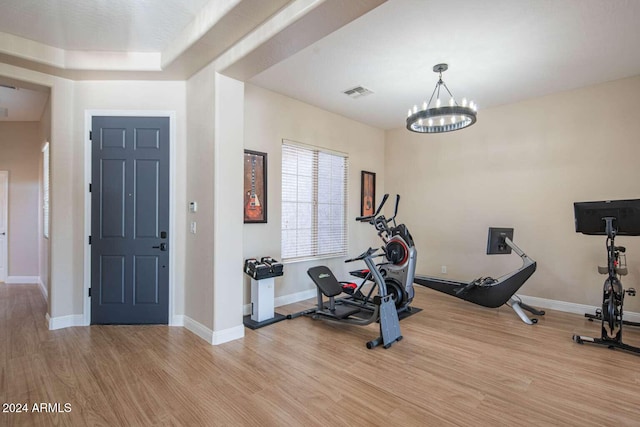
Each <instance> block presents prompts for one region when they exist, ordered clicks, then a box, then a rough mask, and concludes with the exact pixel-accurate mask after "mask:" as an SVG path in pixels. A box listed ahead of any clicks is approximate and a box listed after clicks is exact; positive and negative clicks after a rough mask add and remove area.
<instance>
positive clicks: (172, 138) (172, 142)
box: [83, 110, 181, 326]
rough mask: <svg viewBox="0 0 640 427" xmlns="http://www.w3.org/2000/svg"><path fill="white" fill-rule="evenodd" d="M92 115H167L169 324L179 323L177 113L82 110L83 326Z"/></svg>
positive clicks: (87, 311) (87, 316)
mask: <svg viewBox="0 0 640 427" xmlns="http://www.w3.org/2000/svg"><path fill="white" fill-rule="evenodd" d="M93 116H113V117H116V116H117V117H130V116H138V117H168V118H169V157H170V159H169V248H171V250H170V251H169V326H181V322H180V320H179V316H177V315H176V313H175V306H174V301H175V294H176V289H175V284H176V280H175V276H176V269H175V264H176V263H175V255H176V251H175V248H176V230H177V228H176V224H175V222H176V215H175V209H176V207H175V197H176V112H175V111H159V110H85V112H84V137H85V140H84V141H85V148H86V149H85V151H84V183H85V187H84V188H85V198H84V235H85V244H84V289H83V292H84V317H83V325H90V324H91V298H90V297H89V288H90V287H91V245H90V244H89V236H90V235H91V195H90V193H89V184H90V183H91V155H92V152H91V140H90V139H89V132H91V121H92V119H93Z"/></svg>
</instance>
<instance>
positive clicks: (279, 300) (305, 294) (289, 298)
mask: <svg viewBox="0 0 640 427" xmlns="http://www.w3.org/2000/svg"><path fill="white" fill-rule="evenodd" d="M316 295H317V292H316V290H315V289H308V290H306V291H301V292H296V293H295V294H288V295H281V296H279V297H276V298H274V300H273V306H274V307H281V306H283V305H287V304H293V303H296V302H300V301H304V300H308V299H310V298H315V296H316ZM242 312H243V315H244V316H249V315H250V314H251V303H249V304H245V305H244V306H243V307H242Z"/></svg>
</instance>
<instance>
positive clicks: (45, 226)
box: [42, 142, 51, 239]
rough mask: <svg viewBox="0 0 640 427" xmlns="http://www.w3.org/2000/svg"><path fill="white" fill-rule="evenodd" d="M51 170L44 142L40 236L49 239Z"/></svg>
mask: <svg viewBox="0 0 640 427" xmlns="http://www.w3.org/2000/svg"><path fill="white" fill-rule="evenodd" d="M50 170H51V156H50V155H49V143H48V142H45V144H44V147H42V234H43V236H44V237H45V238H46V239H48V238H49V224H50V208H49V201H50V184H49V177H50Z"/></svg>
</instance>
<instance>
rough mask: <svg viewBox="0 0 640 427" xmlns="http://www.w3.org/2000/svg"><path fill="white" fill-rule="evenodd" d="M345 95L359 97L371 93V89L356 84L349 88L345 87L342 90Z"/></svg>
mask: <svg viewBox="0 0 640 427" xmlns="http://www.w3.org/2000/svg"><path fill="white" fill-rule="evenodd" d="M342 93H344V94H345V95H348V96H350V97H351V98H353V99H356V98H360V97H363V96H367V95H371V94H372V93H373V91H372V90H369V89H367V88H366V87H362V86H356V87H354V88H351V89H347V90H345V91H344V92H342Z"/></svg>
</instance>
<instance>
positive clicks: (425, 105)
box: [422, 101, 427, 111]
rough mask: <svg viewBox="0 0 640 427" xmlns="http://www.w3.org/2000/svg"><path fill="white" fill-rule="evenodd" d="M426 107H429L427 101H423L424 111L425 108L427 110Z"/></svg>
mask: <svg viewBox="0 0 640 427" xmlns="http://www.w3.org/2000/svg"><path fill="white" fill-rule="evenodd" d="M426 109H427V101H424V102H423V103H422V111H424V110H426Z"/></svg>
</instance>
